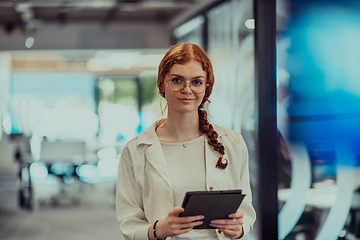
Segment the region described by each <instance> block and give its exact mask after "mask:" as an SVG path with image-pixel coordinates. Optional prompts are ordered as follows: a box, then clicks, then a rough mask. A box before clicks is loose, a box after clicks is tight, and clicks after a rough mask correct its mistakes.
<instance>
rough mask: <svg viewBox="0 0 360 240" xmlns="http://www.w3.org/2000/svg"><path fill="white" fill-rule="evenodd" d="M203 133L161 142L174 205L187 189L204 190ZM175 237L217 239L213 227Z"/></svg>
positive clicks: (179, 204) (178, 202) (182, 197)
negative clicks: (192, 136) (195, 137)
mask: <svg viewBox="0 0 360 240" xmlns="http://www.w3.org/2000/svg"><path fill="white" fill-rule="evenodd" d="M205 140H206V138H205V135H202V136H201V137H199V138H197V139H194V140H192V141H190V142H188V144H187V146H186V147H183V144H182V143H165V142H161V146H162V149H163V151H164V156H165V160H166V164H167V168H168V172H169V177H170V182H171V186H172V188H173V196H174V198H173V202H174V207H175V206H177V207H181V205H182V202H183V199H184V196H185V193H186V192H188V191H206V183H205V179H206V176H205ZM175 239H219V238H218V236H217V234H216V232H215V230H214V229H197V230H191V231H190V232H188V233H185V234H181V235H178V236H176V237H175Z"/></svg>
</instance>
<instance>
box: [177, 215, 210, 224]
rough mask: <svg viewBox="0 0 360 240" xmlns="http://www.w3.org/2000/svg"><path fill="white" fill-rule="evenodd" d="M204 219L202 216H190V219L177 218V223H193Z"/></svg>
mask: <svg viewBox="0 0 360 240" xmlns="http://www.w3.org/2000/svg"><path fill="white" fill-rule="evenodd" d="M202 219H204V216H202V215H198V216H191V217H179V218H178V222H180V223H189V222H195V221H199V220H202Z"/></svg>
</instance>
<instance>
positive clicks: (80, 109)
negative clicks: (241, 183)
mask: <svg viewBox="0 0 360 240" xmlns="http://www.w3.org/2000/svg"><path fill="white" fill-rule="evenodd" d="M0 26H1V33H0V43H1V44H0V69H1V70H0V119H1V131H0V238H1V239H7V240H15V239H64V238H66V239H124V238H123V236H122V235H121V232H120V230H119V227H118V223H117V220H116V216H115V184H116V176H117V164H118V160H119V157H120V155H121V151H122V148H123V147H124V145H125V144H126V142H127V141H129V140H130V139H132V138H133V137H135V136H136V135H137V134H139V133H140V132H141V131H142V130H144V129H146V128H148V127H149V126H150V125H151V124H152V123H153V122H154V121H156V120H157V119H160V118H162V117H163V116H164V115H165V114H166V112H164V111H163V110H162V109H163V107H164V106H165V105H166V103H165V102H164V100H163V99H162V98H161V97H160V96H159V94H158V92H157V89H156V78H157V66H158V64H159V63H160V61H161V59H162V57H163V55H164V54H165V52H166V51H167V49H168V48H169V46H170V45H172V44H175V43H177V42H190V43H195V44H198V45H199V46H201V47H203V48H204V50H205V51H206V52H207V53H208V55H209V57H210V59H211V60H212V63H213V67H214V74H215V85H214V90H213V93H212V95H211V97H210V100H211V103H210V104H209V106H208V107H207V109H208V112H209V119H210V121H211V122H213V123H216V124H219V125H221V126H224V127H227V128H231V129H234V130H236V131H238V132H240V133H241V134H242V136H243V137H244V139H245V142H246V144H247V146H248V151H249V163H250V166H249V167H250V169H249V170H250V182H251V187H252V191H253V203H254V207H255V209H256V211H257V216H258V220H257V222H256V223H255V225H254V230H253V231H252V232H251V233H249V234H248V235H247V236H246V239H247V240H268V239H269V240H272V239H288V240H313V239H316V240H332V239H346V240H355V239H360V145H359V143H360V81H359V79H358V76H360V74H359V69H360V68H359V67H358V66H357V65H358V60H357V56H358V55H359V53H360V46H359V44H358V43H359V42H360V5H359V3H358V2H357V1H352V0H344V1H335V0H326V1H325V0H321V1H310V0H276V1H275V0H268V1H266V0H226V1H222V0H117V1H116V0H102V1H100V0H69V1H66V2H64V1H57V0H51V1H50V0H32V1H15V0H14V1H0ZM269 30H271V31H269ZM259 37H261V38H260V39H259ZM272 43H273V44H272ZM263 49H265V50H266V51H264V50H263ZM264 69H267V70H269V71H263V70H264ZM268 73H269V74H268ZM267 74H268V76H267ZM271 94H275V95H274V98H271ZM269 96H270V97H269ZM264 164H269V165H270V166H271V170H270V168H269V170H266V169H264V166H266V165H264ZM266 179H270V181H266ZM273 183H274V184H273ZM265 192H266V193H270V194H269V195H268V196H269V197H270V198H271V199H267V197H268V196H267V195H265V194H264V193H265ZM274 203H275V204H274ZM268 226H271V227H270V229H269V227H268Z"/></svg>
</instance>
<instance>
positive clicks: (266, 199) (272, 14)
mask: <svg viewBox="0 0 360 240" xmlns="http://www.w3.org/2000/svg"><path fill="white" fill-rule="evenodd" d="M254 16H255V99H256V100H255V121H256V123H255V134H256V150H257V168H258V176H257V177H258V187H257V193H256V195H255V196H257V197H258V199H257V203H258V204H257V206H256V208H257V217H258V219H257V227H258V229H257V232H258V234H259V236H258V239H259V240H260V239H266V240H275V239H278V224H277V214H278V200H277V127H276V42H275V37H276V0H255V2H254Z"/></svg>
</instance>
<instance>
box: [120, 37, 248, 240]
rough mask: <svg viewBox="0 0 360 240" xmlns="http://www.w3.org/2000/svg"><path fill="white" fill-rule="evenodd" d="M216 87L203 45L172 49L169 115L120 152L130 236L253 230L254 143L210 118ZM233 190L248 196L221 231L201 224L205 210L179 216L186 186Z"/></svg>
mask: <svg viewBox="0 0 360 240" xmlns="http://www.w3.org/2000/svg"><path fill="white" fill-rule="evenodd" d="M213 85H214V76H213V69H212V65H211V62H210V60H209V58H208V56H207V55H206V53H205V52H204V51H203V50H202V49H201V48H200V47H198V46H197V45H194V44H186V43H180V44H177V45H174V46H173V47H172V48H171V49H170V50H169V51H168V52H167V53H166V54H165V56H164V58H163V60H162V61H161V63H160V66H159V72H158V80H157V86H158V90H159V93H160V95H161V96H162V97H164V98H165V99H166V101H167V104H168V115H167V118H166V119H162V120H161V121H159V122H157V123H154V124H153V126H152V127H150V128H149V129H148V130H145V131H143V132H142V133H140V135H139V136H137V137H136V138H134V139H133V140H131V141H130V142H129V143H128V144H127V145H126V146H125V148H124V150H123V152H122V154H121V158H120V163H119V173H118V181H117V200H116V206H117V209H116V213H117V218H118V221H119V223H120V229H121V231H122V233H123V235H124V236H125V238H126V239H141V240H144V239H150V240H153V239H165V238H168V239H174V238H173V237H175V239H229V238H231V239H235V238H242V237H243V236H245V235H246V234H247V233H248V232H249V231H250V230H251V229H252V226H253V223H254V221H255V211H254V209H253V207H252V203H251V202H252V196H251V190H250V184H249V171H248V153H247V148H246V145H245V143H244V140H243V138H242V137H241V135H240V134H239V133H237V132H235V131H233V130H229V129H226V128H223V127H220V126H217V125H215V124H209V122H208V121H207V113H206V111H205V110H203V107H204V104H205V103H206V102H207V101H208V98H209V96H210V94H211V91H212V88H213ZM228 189H229V190H230V189H242V191H243V193H244V194H246V197H245V199H244V201H243V202H242V204H241V206H240V208H239V210H238V211H237V212H236V213H233V214H231V215H230V216H229V217H230V218H231V219H227V220H217V219H214V220H213V221H212V226H213V227H215V228H216V229H217V230H215V229H206V230H193V229H192V228H193V227H194V226H197V225H201V224H202V222H201V219H202V218H203V216H192V217H179V214H180V213H181V212H183V211H184V209H183V208H181V207H180V206H181V204H182V200H183V198H184V196H185V192H187V191H201V190H203V191H204V190H208V191H212V190H228Z"/></svg>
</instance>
